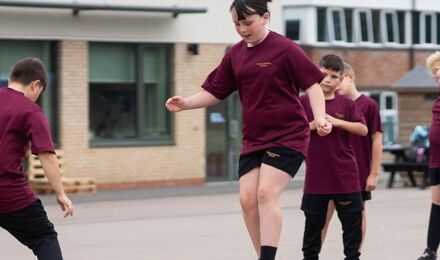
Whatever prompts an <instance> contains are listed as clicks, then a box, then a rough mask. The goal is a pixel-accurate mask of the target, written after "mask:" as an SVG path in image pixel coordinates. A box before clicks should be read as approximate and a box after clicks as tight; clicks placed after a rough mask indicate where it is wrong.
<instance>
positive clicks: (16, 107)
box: [0, 59, 73, 260]
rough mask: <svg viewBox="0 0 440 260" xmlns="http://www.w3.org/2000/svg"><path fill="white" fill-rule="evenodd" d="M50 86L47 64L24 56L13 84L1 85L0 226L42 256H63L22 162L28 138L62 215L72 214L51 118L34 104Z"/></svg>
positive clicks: (49, 259)
mask: <svg viewBox="0 0 440 260" xmlns="http://www.w3.org/2000/svg"><path fill="white" fill-rule="evenodd" d="M46 87H47V72H46V70H45V68H44V65H43V63H42V62H41V61H40V60H38V59H23V60H20V61H18V62H17V63H16V64H15V65H14V66H13V67H12V70H11V74H10V77H9V86H8V87H7V88H0V104H1V105H2V109H0V126H1V127H0V147H1V148H0V226H1V227H2V228H4V229H5V230H6V231H8V232H9V233H11V235H13V236H14V237H15V238H16V239H17V240H18V241H20V242H21V243H22V244H24V245H26V246H27V247H29V248H30V249H31V250H32V251H33V253H34V254H35V255H36V256H37V257H38V259H39V260H61V259H63V257H62V254H61V249H60V246H59V244H58V238H57V232H56V231H55V229H54V226H53V224H52V223H51V222H50V221H49V219H48V218H47V214H46V211H45V210H44V208H43V205H42V204H41V201H40V200H39V199H38V198H37V197H36V196H35V194H34V192H33V191H32V189H31V187H30V185H29V183H28V182H27V181H26V179H25V176H24V170H23V166H22V162H23V160H24V158H25V154H26V152H27V150H28V148H29V143H30V144H31V151H32V153H33V154H36V155H38V157H39V159H40V161H41V165H42V167H43V170H44V172H45V174H46V176H47V179H48V180H49V182H50V184H51V186H52V187H53V189H54V190H55V194H56V199H57V202H58V204H59V205H60V206H61V209H62V210H63V211H64V217H67V216H72V215H73V205H72V202H71V201H70V200H69V198H67V196H66V195H65V193H64V189H63V186H62V183H61V180H60V170H59V164H58V160H57V157H56V154H55V148H54V145H53V142H52V138H51V134H50V129H49V125H48V122H47V119H46V117H45V116H44V114H43V112H42V111H41V109H40V107H39V106H38V105H36V104H35V103H34V102H35V101H36V100H37V99H38V97H39V96H40V94H41V93H42V92H43V91H44V89H45V88H46Z"/></svg>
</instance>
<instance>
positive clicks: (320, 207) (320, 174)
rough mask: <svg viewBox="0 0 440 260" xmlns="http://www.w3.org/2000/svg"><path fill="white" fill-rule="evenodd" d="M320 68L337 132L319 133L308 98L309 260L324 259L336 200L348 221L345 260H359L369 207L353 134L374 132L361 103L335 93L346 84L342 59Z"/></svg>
mask: <svg viewBox="0 0 440 260" xmlns="http://www.w3.org/2000/svg"><path fill="white" fill-rule="evenodd" d="M319 67H320V69H321V71H322V72H323V73H325V74H326V77H325V78H324V80H323V81H321V83H320V86H321V88H322V90H323V92H324V96H325V99H326V107H325V109H326V112H327V116H326V119H327V120H328V121H329V122H330V123H331V124H332V126H333V130H332V132H331V133H330V134H329V135H327V136H325V137H319V136H318V135H317V133H316V131H315V130H316V127H315V122H314V121H312V120H313V117H312V114H311V109H310V103H309V99H308V96H307V95H304V96H302V97H301V102H302V104H303V106H304V109H305V111H306V114H307V117H308V119H309V122H310V130H311V131H312V132H311V137H310V145H309V150H308V153H307V159H306V164H307V170H306V180H305V186H304V196H303V200H302V205H301V209H302V210H303V211H304V214H305V216H306V224H305V230H304V240H303V253H304V260H315V259H319V252H320V250H321V244H322V242H321V232H322V229H323V227H324V225H325V220H326V215H327V205H328V203H329V201H330V200H332V201H334V203H335V205H336V211H337V212H338V217H339V219H340V221H341V223H342V229H343V241H344V254H345V256H346V258H345V259H346V260H358V259H359V256H360V252H359V247H360V243H361V239H362V228H361V226H362V213H361V212H362V208H363V203H362V196H361V192H360V191H361V188H360V184H359V176H358V167H357V164H356V159H355V155H354V151H353V148H352V146H351V145H350V136H351V135H352V134H356V135H360V136H365V135H367V133H368V130H367V127H366V126H365V125H364V119H363V117H362V114H361V113H360V112H358V110H357V108H356V105H355V103H354V102H353V101H352V100H350V99H348V98H345V97H343V96H340V95H338V94H336V93H335V92H336V88H337V87H338V86H339V84H340V83H341V80H342V72H343V70H344V65H343V62H342V59H341V58H340V57H338V56H336V55H326V56H324V57H323V58H322V59H321V60H320V62H319Z"/></svg>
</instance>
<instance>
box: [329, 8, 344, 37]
mask: <svg viewBox="0 0 440 260" xmlns="http://www.w3.org/2000/svg"><path fill="white" fill-rule="evenodd" d="M333 12H338V13H339V18H340V27H341V28H340V31H341V40H336V39H335V27H336V26H335V24H334V22H333V21H334V18H333ZM327 31H328V42H329V43H344V44H346V43H349V42H348V36H347V23H346V18H345V10H344V8H338V7H329V8H327Z"/></svg>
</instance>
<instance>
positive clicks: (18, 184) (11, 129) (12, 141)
mask: <svg viewBox="0 0 440 260" xmlns="http://www.w3.org/2000/svg"><path fill="white" fill-rule="evenodd" d="M0 104H1V107H0V212H3V213H4V212H12V211H17V210H20V209H22V208H24V207H26V206H28V205H29V204H31V203H32V202H34V201H35V200H37V197H36V196H35V194H34V192H33V191H32V189H31V187H30V185H29V183H28V182H27V181H26V179H25V176H24V169H23V166H22V163H23V159H24V157H25V154H26V151H27V150H28V148H29V143H31V147H32V148H31V151H32V153H33V154H38V153H41V152H52V153H54V152H55V149H54V146H53V142H52V138H51V135H50V130H49V124H48V122H47V119H46V117H45V116H44V114H43V112H42V111H41V109H40V107H39V106H38V105H36V104H35V103H33V102H32V101H31V100H29V99H28V98H26V97H25V96H24V94H23V93H21V92H18V91H15V90H13V89H10V88H1V89H0Z"/></svg>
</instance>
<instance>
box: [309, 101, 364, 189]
mask: <svg viewBox="0 0 440 260" xmlns="http://www.w3.org/2000/svg"><path fill="white" fill-rule="evenodd" d="M301 103H302V104H303V106H304V109H305V111H306V114H307V118H308V120H309V121H313V114H312V109H311V107H310V102H309V98H308V96H307V95H303V96H301ZM325 109H326V113H327V114H329V115H331V116H333V117H335V118H339V119H342V120H345V121H350V122H362V123H365V121H364V119H363V117H362V114H361V113H360V112H359V111H358V110H357V108H356V104H355V103H354V101H352V100H350V99H348V98H345V97H343V96H340V95H335V98H333V99H331V100H326V101H325ZM351 135H352V134H350V133H349V132H347V131H345V130H343V129H341V128H337V127H333V129H332V132H331V133H330V134H329V135H327V136H324V137H321V136H319V135H318V134H317V132H316V131H312V133H311V136H310V145H309V150H308V153H307V159H306V165H307V168H306V180H305V184H304V193H305V194H345V193H352V192H359V191H360V190H361V188H360V184H359V170H358V167H357V163H356V158H355V155H354V150H353V147H352V145H351V143H350V136H351Z"/></svg>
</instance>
